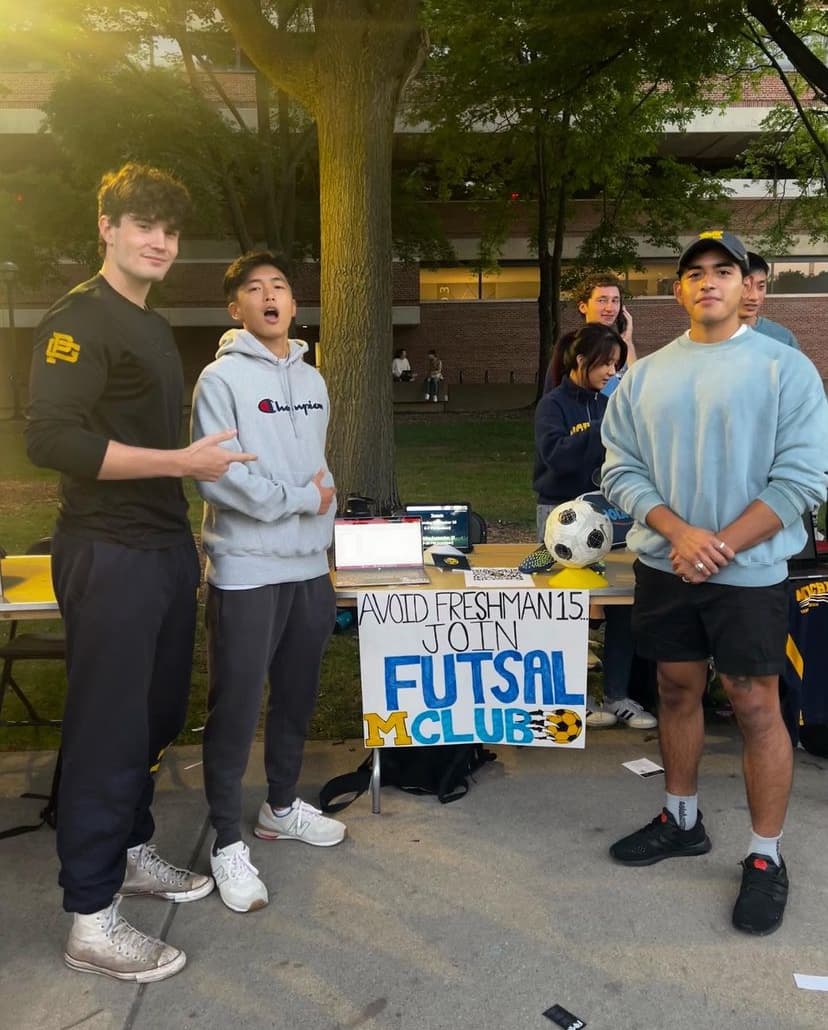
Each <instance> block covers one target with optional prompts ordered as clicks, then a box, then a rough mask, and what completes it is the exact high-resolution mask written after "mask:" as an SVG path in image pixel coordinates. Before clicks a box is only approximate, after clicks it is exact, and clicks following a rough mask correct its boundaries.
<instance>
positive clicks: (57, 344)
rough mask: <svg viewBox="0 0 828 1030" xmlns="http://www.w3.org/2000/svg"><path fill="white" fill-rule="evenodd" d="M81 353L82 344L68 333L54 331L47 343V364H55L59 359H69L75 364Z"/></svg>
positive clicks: (70, 362) (71, 363)
mask: <svg viewBox="0 0 828 1030" xmlns="http://www.w3.org/2000/svg"><path fill="white" fill-rule="evenodd" d="M79 355H80V344H79V343H75V340H74V338H73V337H71V336H70V335H69V334H68V333H52V335H51V336H50V337H49V342H48V343H47V344H46V364H47V365H54V364H55V363H56V362H58V361H68V362H69V364H70V365H74V364H75V362H76V361H77V360H78V356H79Z"/></svg>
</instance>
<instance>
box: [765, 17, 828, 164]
mask: <svg viewBox="0 0 828 1030" xmlns="http://www.w3.org/2000/svg"><path fill="white" fill-rule="evenodd" d="M751 32H752V33H753V37H754V39H753V42H754V43H755V44H756V46H757V47H758V48H759V49H760V50H761V51H762V53H763V54H764V55H765V57H766V58H767V59H768V61H769V62H770V64H771V67H772V68H773V69H774V71H775V72H776V74H777V75H778V76H779V78H780V80H781V81H782V85H783V86H784V87H785V89H786V90H787V93H788V96H789V97H790V98H791V101H792V103H793V105H794V107H795V108H796V111H797V114H798V115H799V120H800V122H801V123H802V126H803V128H804V129H805V131H806V132H807V133H808V135H809V136H810V138H811V142H812V143H813V144H814V146H815V147H816V151H817V154H818V155H820V158H819V162H820V165H821V166H822V177H823V179H824V180H825V182H826V184H828V145H826V143H825V141H824V140H822V139H821V138H820V136H819V133H817V132H816V130H815V129H814V127H813V125H812V124H811V119H810V116H809V114H808V112H807V111H806V110H805V107H804V106H803V104H802V101H801V100H800V99H799V97H798V96H797V93H796V90H795V89H794V88H793V86H792V84H791V82H790V80H789V79H788V76H787V75H786V74H785V72H784V70H783V68H782V66H781V65H780V64H779V62H778V61H777V60H776V58H775V57H774V55H773V54H772V53H771V51H770V49H769V47H768V46H767V45H766V43H765V41H764V39H762V37H761V36H760V35H759V33H758V32H757V31H756V28H755V27H754V26H751Z"/></svg>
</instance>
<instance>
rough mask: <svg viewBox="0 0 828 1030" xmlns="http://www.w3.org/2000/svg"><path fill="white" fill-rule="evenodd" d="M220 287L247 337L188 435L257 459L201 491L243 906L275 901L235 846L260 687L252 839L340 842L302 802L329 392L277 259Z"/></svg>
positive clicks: (220, 788)
mask: <svg viewBox="0 0 828 1030" xmlns="http://www.w3.org/2000/svg"><path fill="white" fill-rule="evenodd" d="M224 289H225V294H226V296H227V299H228V301H229V305H228V310H229V311H230V315H231V317H232V318H234V319H236V320H238V321H240V322H241V324H242V327H243V328H241V329H231V330H229V331H228V332H226V333H225V334H224V336H223V337H222V338H221V341H220V343H219V348H218V353H217V355H216V360H215V361H214V362H213V363H212V364H211V365H208V366H207V367H206V368H205V369H204V371H203V372H202V373H201V376H200V377H199V380H198V383H197V384H196V388H195V392H194V394H193V414H192V436H193V439H194V440H198V439H200V438H201V437H202V436H206V435H209V434H210V433H212V432H213V429H212V427H213V426H214V425H218V424H219V423H221V424H222V425H226V426H230V427H231V428H235V429H236V430H237V435H236V437H235V439H234V440H232V441H231V442H230V443H229V444H228V445H227V446H228V447H230V448H231V449H236V448H239V449H241V446H242V445H241V441H242V440H244V441H246V444H245V446H247V444H248V443H249V444H250V446H251V448H252V445H253V441H255V444H256V446H255V449H254V450H252V452H251V453H255V454H256V455H257V457H256V458H255V460H253V461H251V462H250V463H249V464H246V465H244V466H243V467H244V472H243V473H242V474H241V475H237V474H232V475H231V474H228V475H227V476H225V479H224V482H223V483H222V484H221V485H219V483H217V482H216V483H208V482H199V483H198V489H199V492H200V493H201V496H202V497H203V498H204V500H205V502H206V504H205V510H204V523H203V530H202V542H203V545H204V550H205V552H206V554H207V591H208V592H207V643H208V659H209V695H208V714H207V722H206V725H205V730H204V786H205V791H206V794H207V803H208V805H209V808H210V821H211V822H212V825H213V828H214V829H215V831H216V839H215V843H214V844H213V848H212V851H211V866H212V871H213V877H214V879H215V881H216V886H217V887H218V889H219V893H220V894H221V898H222V901H224V903H225V904H226V905H227V906H228V908H230V909H232V910H233V911H236V912H250V911H255V910H256V909H259V908H262V907H263V906H264V905H266V904H267V902H268V892H267V888H266V886H265V885H264V883H263V882H262V881H261V880H260V879H259V877H258V870H257V869H256V868H255V867H254V866H253V865H252V864H251V862H250V850H249V848H248V846H247V844H245V843H244V840H243V838H242V832H241V781H242V776H243V775H244V771H245V769H246V768H247V761H248V757H249V754H250V747H251V744H252V742H253V737H254V735H255V732H256V725H257V723H258V718H259V709H260V707H261V702H262V691H263V685H264V682H265V680H267V681H268V682H269V685H270V694H269V698H268V703H267V716H266V720H265V771H266V774H267V782H268V796H267V799H266V800H265V801H264V802H263V803H262V805H261V808H260V809H259V815H258V820H257V823H256V826H255V828H254V830H253V832H254V833H255V835H256V836H257V837H260V838H262V839H264V840H276V839H278V838H285V839H292V840H300V841H304V842H305V843H307V844H315V845H317V846H321V847H329V846H331V845H334V844H338V843H339V842H340V841H341V840H342V839H343V837H344V836H345V826H344V825H343V824H342V823H341V822H338V821H337V820H335V819H329V818H327V817H326V816H323V815H322V814H321V812H319V811H318V810H317V809H315V808H313V807H312V806H311V805H308V804H306V803H305V802H304V801H301V800H300V799H299V798H297V797H296V784H297V781H298V779H299V773H300V770H301V766H302V754H303V751H304V744H305V734H306V731H307V727H308V723H309V721H310V717H311V714H312V713H313V708H314V705H315V704H316V697H317V694H318V691H319V669H320V663H321V660H322V654H323V652H324V650H325V647H326V645H327V642H328V639H329V638H330V635H331V632H332V631H333V626H334V619H335V616H336V603H335V598H334V592H333V586H332V584H331V579H330V575H329V573H328V557H327V551H328V548H329V546H330V543H331V533H332V529H333V519H334V514H335V512H336V503H335V496H336V495H335V488H334V484H333V479H332V477H331V474H330V472H329V471H328V467H327V462H326V459H325V437H326V433H327V428H328V416H329V403H328V392H327V389H326V388H325V382H324V380H323V379H322V376H321V375H320V374H319V372H317V370H316V369H315V368H313V367H312V366H311V365H309V364H307V363H306V362H305V361H304V360H303V358H304V355H305V353H306V351H307V349H308V348H307V344H305V343H303V342H302V341H301V340H292V339H290V338H289V330H290V325H291V321H292V320H293V318H294V316H295V314H296V303H295V301H294V299H293V292H292V290H291V287H290V283H289V281H288V277H287V274H286V272H285V269H284V263H283V261H282V260H281V259H280V258H277V257H275V256H274V255H272V254H270V253H269V252H259V253H252V254H246V255H244V256H243V257H240V258H238V259H237V260H236V261H235V262H233V264H232V265H231V266H230V267H229V268H228V269H227V272H226V274H225V277H224ZM230 467H231V469H236V468H242V466H241V465H238V464H234V465H231V466H230Z"/></svg>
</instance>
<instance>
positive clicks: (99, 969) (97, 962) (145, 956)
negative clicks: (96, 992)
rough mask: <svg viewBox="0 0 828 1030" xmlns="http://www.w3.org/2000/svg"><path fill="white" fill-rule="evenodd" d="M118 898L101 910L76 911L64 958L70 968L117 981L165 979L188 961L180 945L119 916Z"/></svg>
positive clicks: (150, 981)
mask: <svg viewBox="0 0 828 1030" xmlns="http://www.w3.org/2000/svg"><path fill="white" fill-rule="evenodd" d="M120 903H121V899H120V898H119V897H117V896H116V897H115V900H114V901H113V902H112V904H111V905H110V906H109V908H104V909H101V911H100V912H93V913H92V914H91V915H81V914H79V913H76V914H75V920H74V923H73V924H72V929H71V930H70V931H69V939H68V940H67V942H66V951H65V952H64V953H63V960H64V962H65V963H66V965H67V966H69V968H70V969H77V970H78V971H79V972H82V973H98V974H99V975H100V976H111V977H113V978H114V979H115V980H133V981H135V982H136V983H152V982H153V981H155V980H166V979H167V977H168V976H173V974H175V973H177V972H179V970H181V969H183V968H184V966H185V965H186V964H187V956H186V955H185V954H184V952H183V951H181V950H180V949H179V948H174V947H173V946H172V945H171V944H165V943H164V941H159V940H158V939H157V938H156V937H148V936H147V935H146V934H144V933H141V931H140V930H136V929H135V927H134V926H132V925H130V924H129V923H128V922H127V921H126V919H124V918H123V916H119V915H118V905H119V904H120Z"/></svg>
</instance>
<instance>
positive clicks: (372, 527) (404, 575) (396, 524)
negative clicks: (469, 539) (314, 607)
mask: <svg viewBox="0 0 828 1030" xmlns="http://www.w3.org/2000/svg"><path fill="white" fill-rule="evenodd" d="M334 568H335V569H336V585H337V587H381V586H406V585H408V584H413V583H429V582H430V580H429V578H428V573H427V572H426V570H425V565H424V564H423V533H422V526H421V523H420V520H419V519H415V518H394V519H390V518H374V519H336V521H335V522H334Z"/></svg>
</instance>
